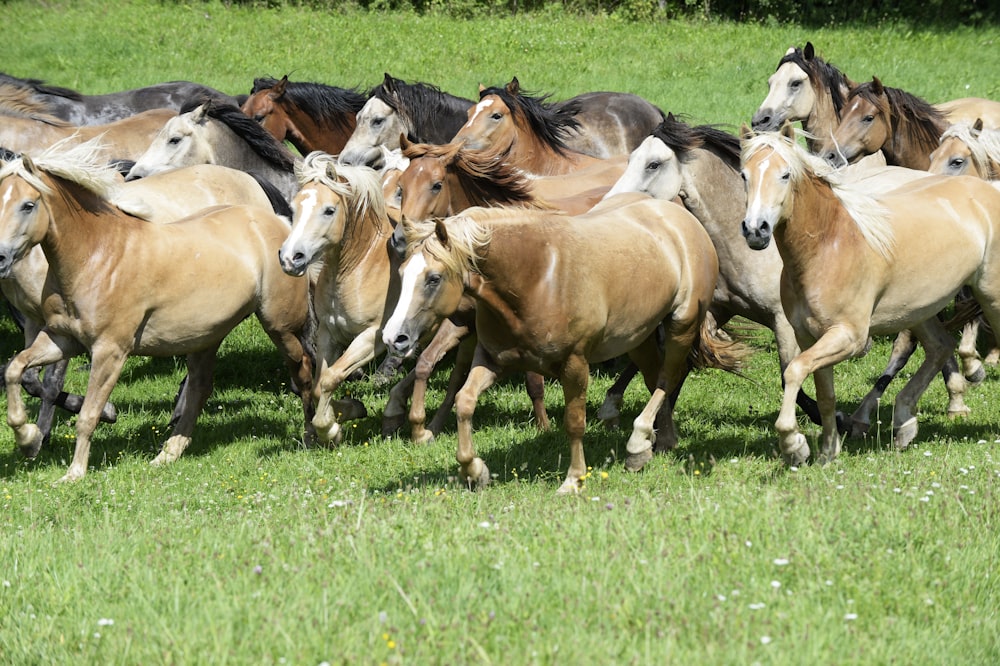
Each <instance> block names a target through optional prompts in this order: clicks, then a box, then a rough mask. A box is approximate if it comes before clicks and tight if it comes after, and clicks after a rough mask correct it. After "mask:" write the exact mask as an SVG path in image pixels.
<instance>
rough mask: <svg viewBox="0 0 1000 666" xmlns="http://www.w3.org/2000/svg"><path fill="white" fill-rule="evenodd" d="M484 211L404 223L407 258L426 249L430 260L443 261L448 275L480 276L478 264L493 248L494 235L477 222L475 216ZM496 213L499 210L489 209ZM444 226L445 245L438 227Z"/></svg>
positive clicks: (469, 211)
mask: <svg viewBox="0 0 1000 666" xmlns="http://www.w3.org/2000/svg"><path fill="white" fill-rule="evenodd" d="M477 210H486V209H482V208H469V209H468V210H465V211H463V212H461V213H459V214H458V215H453V216H452V217H449V218H445V219H444V220H437V221H434V220H431V221H426V220H425V221H420V222H417V221H412V220H404V221H403V222H402V224H403V225H404V227H403V231H404V233H405V235H406V254H407V256H410V255H411V254H413V253H414V252H417V251H419V250H420V249H423V251H424V252H426V253H427V254H429V255H430V256H431V257H433V258H434V259H436V260H437V261H440V262H441V263H442V264H443V265H444V268H445V270H446V271H448V272H449V273H452V274H457V275H462V274H463V273H466V272H469V271H471V272H478V262H479V259H480V258H481V257H482V254H483V253H484V252H485V251H486V249H487V248H488V247H489V245H490V240H492V237H493V234H492V230H491V229H490V227H488V226H487V225H485V224H482V223H481V222H479V221H477V220H476V219H475V217H474V213H475V211H477ZM490 210H497V209H490ZM438 224H443V225H444V227H445V230H446V231H447V242H442V240H441V238H440V237H439V236H438V234H437V233H436V230H437V225H438Z"/></svg>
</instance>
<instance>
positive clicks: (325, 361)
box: [278, 152, 399, 443]
mask: <svg viewBox="0 0 1000 666" xmlns="http://www.w3.org/2000/svg"><path fill="white" fill-rule="evenodd" d="M296 172H297V174H298V178H299V182H300V184H301V188H300V190H299V192H298V194H297V195H296V196H295V199H294V200H293V202H292V208H293V210H294V211H295V217H294V221H293V224H292V231H291V233H290V234H289V235H288V238H287V239H286V240H285V242H284V244H282V246H281V249H280V251H279V253H278V259H279V262H280V265H281V268H282V269H283V270H284V271H285V272H286V273H288V274H289V275H293V276H301V275H303V274H305V272H306V271H307V270H308V269H309V267H310V265H313V264H316V263H317V262H318V263H320V264H321V268H320V272H319V275H318V276H317V277H316V282H315V292H314V296H313V299H314V303H315V309H316V316H317V318H318V319H319V330H318V332H317V343H316V350H317V351H316V356H317V365H316V373H317V375H316V381H315V383H314V384H315V396H314V397H313V399H314V401H315V403H316V413H315V414H316V415H315V417H314V419H313V422H312V425H313V426H314V427H315V429H316V435H317V436H318V437H319V439H320V440H321V441H323V442H328V443H337V442H339V441H340V439H341V436H342V433H341V421H344V420H348V419H352V418H360V417H362V416H364V415H365V413H366V412H365V408H364V406H363V405H361V403H360V402H358V401H357V400H334V398H333V394H334V392H335V391H336V390H337V388H338V387H339V386H340V385H341V384H342V383H343V382H344V380H346V379H347V378H348V377H349V376H350V375H351V374H352V373H353V372H354V371H355V370H357V369H359V368H361V367H363V366H364V365H365V364H367V363H368V362H369V361H371V360H373V359H374V358H375V357H376V356H377V355H379V354H380V353H381V352H382V351H384V349H383V347H382V340H381V336H380V334H379V333H380V331H381V330H382V322H383V321H385V319H386V318H387V317H388V312H386V309H387V303H388V304H389V305H388V307H390V308H391V307H392V304H393V303H395V302H396V298H397V296H398V293H399V283H398V277H397V276H396V274H395V271H394V270H392V269H391V266H390V259H391V256H390V251H389V246H388V243H389V238H390V237H391V236H392V230H393V229H392V224H391V223H390V222H389V218H388V216H387V215H386V211H385V201H384V199H383V195H382V181H381V179H380V178H379V175H378V173H377V172H375V171H373V170H372V169H370V168H368V167H352V166H337V158H336V157H335V156H332V155H327V154H326V153H318V152H317V153H310V154H309V155H307V156H306V158H305V160H304V161H303V162H302V163H301V164H300V165H299V166H297V167H296Z"/></svg>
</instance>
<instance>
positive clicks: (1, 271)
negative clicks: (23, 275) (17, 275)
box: [0, 244, 19, 280]
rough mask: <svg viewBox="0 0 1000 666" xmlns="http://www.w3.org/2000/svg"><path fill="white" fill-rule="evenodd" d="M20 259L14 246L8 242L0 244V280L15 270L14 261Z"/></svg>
mask: <svg viewBox="0 0 1000 666" xmlns="http://www.w3.org/2000/svg"><path fill="white" fill-rule="evenodd" d="M18 259H19V257H18V255H17V253H16V252H15V251H14V248H13V247H11V246H10V245H8V244H4V245H0V280H5V279H7V278H9V277H10V276H11V274H12V273H13V272H14V263H15V262H16V261H17V260H18Z"/></svg>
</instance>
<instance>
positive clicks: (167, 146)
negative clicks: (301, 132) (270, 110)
mask: <svg viewBox="0 0 1000 666" xmlns="http://www.w3.org/2000/svg"><path fill="white" fill-rule="evenodd" d="M195 164H219V165H222V166H227V167H231V168H233V169H239V170H241V171H248V172H251V173H257V174H260V175H261V176H263V177H264V178H265V179H266V180H268V181H269V182H271V183H273V184H274V185H275V187H277V188H278V189H279V190H280V191H281V193H282V194H283V195H284V197H285V199H286V200H291V198H292V197H293V196H294V195H295V192H296V191H297V190H298V181H296V179H295V156H294V155H293V154H292V153H291V151H289V150H288V149H287V148H285V146H284V145H282V144H281V142H279V141H278V140H277V139H275V138H274V137H273V136H272V135H271V134H270V133H268V131H267V130H265V129H264V128H263V127H261V126H260V125H259V124H258V123H256V122H254V121H253V120H252V119H251V118H249V117H248V116H247V115H246V114H244V113H243V112H242V111H240V110H239V108H238V107H235V106H229V105H218V104H215V103H208V104H197V103H195V104H192V105H191V106H185V107H184V108H183V109H181V113H180V114H179V115H178V116H177V117H175V118H171V119H170V121H169V122H167V123H166V124H165V125H164V126H163V127H162V129H161V130H160V131H159V133H158V134H157V135H156V136H155V137H154V138H153V141H152V143H151V144H150V145H149V148H148V149H147V150H146V152H145V153H143V154H142V155H140V156H139V157H138V158H137V159H136V161H135V165H133V166H132V169H131V170H130V171H129V173H128V175H127V176H126V179H127V180H134V179H136V178H142V177H144V176H149V175H151V174H154V173H158V172H160V171H166V170H167V169H176V168H178V167H182V166H193V165H195Z"/></svg>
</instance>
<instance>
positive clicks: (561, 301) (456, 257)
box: [383, 194, 744, 492]
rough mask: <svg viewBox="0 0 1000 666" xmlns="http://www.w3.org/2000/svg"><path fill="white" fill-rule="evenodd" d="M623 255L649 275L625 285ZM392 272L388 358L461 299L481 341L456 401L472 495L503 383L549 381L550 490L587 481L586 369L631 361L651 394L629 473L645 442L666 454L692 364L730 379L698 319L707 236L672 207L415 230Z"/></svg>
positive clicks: (601, 209) (508, 216)
mask: <svg viewBox="0 0 1000 666" xmlns="http://www.w3.org/2000/svg"><path fill="white" fill-rule="evenodd" d="M622 256H628V257H629V258H630V259H631V260H632V261H634V262H635V264H636V265H640V264H641V265H642V266H645V268H644V269H643V270H637V271H633V272H631V273H630V275H629V279H628V280H621V279H620V278H619V275H620V269H621V266H620V265H619V264H618V263H616V262H617V261H618V260H617V257H622ZM601 261H607V262H609V263H608V265H606V266H603V267H602V266H601V264H600V262H601ZM401 274H402V280H403V291H402V294H401V298H400V301H399V304H398V305H397V306H396V309H395V311H394V312H393V314H392V317H391V318H390V319H389V321H388V322H387V323H386V325H385V330H384V333H383V340H384V342H385V344H386V345H387V346H388V347H389V348H390V349H391V351H392V353H394V354H397V355H406V354H409V353H412V352H413V350H414V349H415V348H416V346H417V344H418V342H419V341H420V340H421V339H423V338H425V337H427V336H428V335H429V332H430V331H432V330H433V328H434V326H435V325H436V324H437V323H438V322H439V321H440V320H441V319H442V318H443V317H446V316H448V314H449V313H450V312H452V311H453V310H454V309H455V307H456V306H457V304H458V302H459V301H460V300H461V299H462V297H463V294H469V295H472V296H473V297H474V298H475V299H476V329H477V331H478V333H479V341H478V345H477V347H476V352H475V360H474V363H473V367H472V370H471V371H470V373H469V377H468V379H467V380H466V382H465V385H464V386H463V387H462V390H461V391H460V392H459V394H458V398H457V401H456V412H457V415H458V454H457V459H458V462H459V465H460V472H459V473H460V475H461V477H462V478H463V479H464V480H465V481H466V482H467V483H468V484H469V485H470V486H483V485H485V484H486V483H488V482H489V480H490V472H489V469H488V468H487V466H486V464H485V463H484V462H483V461H482V459H480V458H478V457H477V456H476V455H475V451H474V449H473V442H472V415H473V411H474V409H475V405H476V401H477V399H478V397H479V395H480V393H482V392H483V391H484V390H486V389H487V388H488V387H489V386H490V385H492V384H493V383H494V382H495V381H496V380H497V378H498V377H500V376H501V375H502V374H504V373H507V372H510V371H522V372H523V371H533V372H538V373H542V374H547V375H551V376H554V377H557V378H558V379H559V381H560V383H561V384H562V387H563V395H564V396H565V400H566V413H565V427H566V431H567V434H568V436H569V440H570V466H569V471H568V473H567V476H566V480H565V481H564V483H563V484H562V486H561V487H560V489H559V490H560V492H576V491H577V490H578V489H579V484H580V482H581V480H582V479H583V477H584V475H585V474H586V472H587V466H586V461H585V459H584V453H583V433H584V429H585V424H586V400H587V385H588V382H589V379H590V364H591V363H595V362H601V361H604V360H607V359H611V358H615V357H617V356H620V355H622V354H628V355H629V356H630V357H631V358H632V359H633V360H634V361H635V362H636V363H637V364H638V365H639V367H640V369H641V370H642V372H643V376H644V378H645V380H646V385H647V387H648V388H649V390H650V392H651V393H652V397H651V398H650V401H649V403H648V404H647V406H646V408H645V409H644V410H643V412H642V414H640V415H639V416H638V417H637V418H636V420H635V423H634V427H633V431H632V436H631V437H630V439H629V442H628V445H627V449H628V459H627V461H626V466H627V467H628V468H629V469H639V468H641V467H642V466H643V465H644V464H645V463H646V462H647V461H648V460H649V459H650V458H651V457H652V452H651V448H652V447H653V445H654V442H655V444H656V446H657V449H661V448H669V447H671V446H673V445H674V444H675V443H676V432H675V430H674V428H673V418H672V412H673V406H674V400H675V399H676V397H677V394H678V392H679V390H680V388H681V385H682V383H683V381H684V378H685V377H686V375H687V373H688V370H689V367H690V366H689V363H702V364H708V365H711V366H713V367H723V368H725V369H730V370H734V369H735V368H736V367H737V364H738V362H739V360H741V358H742V356H743V353H744V350H743V348H741V347H738V346H733V345H731V344H726V343H722V342H719V341H717V339H716V338H714V337H712V335H713V333H714V332H713V331H712V330H711V329H710V327H709V326H707V325H706V322H705V314H706V312H707V309H708V305H709V302H710V301H711V298H712V290H713V289H714V286H715V279H716V274H717V263H716V261H715V250H714V249H713V248H712V242H711V240H710V239H709V237H708V235H707V234H706V233H705V230H704V229H703V228H702V226H701V225H700V224H699V223H698V221H697V220H695V219H694V217H693V216H692V215H691V214H690V213H688V212H687V211H685V210H684V209H683V208H681V207H680V206H677V205H675V204H672V203H669V202H664V201H656V200H654V199H650V198H649V197H646V196H643V195H636V194H626V195H622V196H621V197H618V198H616V199H615V200H612V201H606V202H604V203H603V204H601V205H599V206H598V207H597V208H596V209H595V210H594V211H592V212H591V213H588V214H587V215H582V216H576V217H570V216H566V215H562V214H559V213H552V212H545V211H531V210H522V209H504V208H472V209H469V210H467V211H465V212H464V213H462V214H460V215H457V216H455V217H451V218H447V219H446V220H438V221H435V222H431V223H427V225H426V231H425V232H423V233H415V234H414V236H413V238H412V239H411V240H410V244H409V247H408V250H407V259H406V261H405V262H404V264H403V266H402V268H401ZM542 276H544V277H542ZM661 325H662V327H663V329H662V330H663V331H664V340H663V345H664V348H663V350H662V352H661V350H660V348H659V346H658V343H657V330H658V328H659V327H660V326H661ZM654 426H655V428H656V430H655V431H654Z"/></svg>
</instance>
